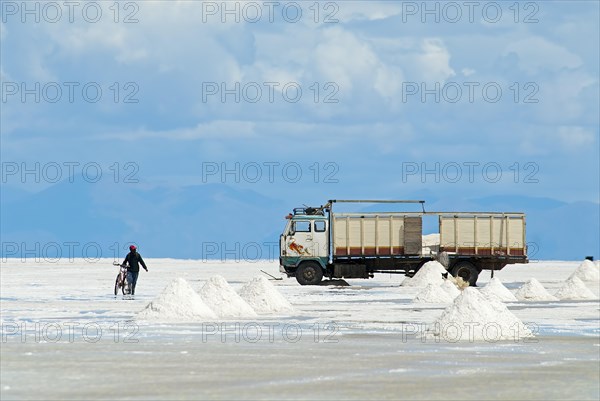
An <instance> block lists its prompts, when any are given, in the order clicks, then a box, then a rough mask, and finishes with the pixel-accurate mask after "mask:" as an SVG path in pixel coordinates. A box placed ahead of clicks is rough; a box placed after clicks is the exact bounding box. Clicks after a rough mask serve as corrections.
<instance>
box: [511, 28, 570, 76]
mask: <svg viewBox="0 0 600 401" xmlns="http://www.w3.org/2000/svg"><path fill="white" fill-rule="evenodd" d="M511 53H515V54H516V55H517V56H518V57H519V67H520V68H521V69H523V70H524V71H526V72H527V73H529V74H535V73H537V72H539V71H540V70H552V71H557V70H561V69H563V68H570V69H573V68H577V67H580V66H581V65H582V61H581V58H580V57H579V56H577V55H576V54H573V53H571V52H570V51H569V50H567V49H566V48H564V47H562V46H559V45H556V44H554V43H552V42H550V41H548V40H547V39H544V38H542V37H539V36H532V37H528V38H525V39H521V40H517V41H514V42H512V43H510V44H509V45H508V46H507V47H506V49H505V50H504V52H503V55H505V56H506V55H509V54H511Z"/></svg>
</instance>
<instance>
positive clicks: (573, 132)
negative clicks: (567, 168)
mask: <svg viewBox="0 0 600 401" xmlns="http://www.w3.org/2000/svg"><path fill="white" fill-rule="evenodd" d="M556 135H557V137H558V139H559V141H560V143H561V145H563V146H564V147H566V148H567V149H569V150H577V149H583V148H587V147H588V146H591V145H593V144H594V142H595V140H596V135H595V134H594V133H593V132H592V131H591V130H589V129H587V128H584V127H580V126H573V125H572V126H561V127H558V129H557V133H556Z"/></svg>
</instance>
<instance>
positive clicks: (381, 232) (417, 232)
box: [332, 214, 422, 256]
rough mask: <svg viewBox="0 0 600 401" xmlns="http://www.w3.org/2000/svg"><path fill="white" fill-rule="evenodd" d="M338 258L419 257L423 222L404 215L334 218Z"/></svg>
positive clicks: (335, 245)
mask: <svg viewBox="0 0 600 401" xmlns="http://www.w3.org/2000/svg"><path fill="white" fill-rule="evenodd" d="M332 222H333V252H334V255H335V256H393V255H418V254H419V253H420V252H421V238H422V237H421V235H422V218H421V217H420V216H406V215H401V214H382V215H360V214H340V215H337V214H336V215H334V216H333V218H332Z"/></svg>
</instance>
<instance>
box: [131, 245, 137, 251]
mask: <svg viewBox="0 0 600 401" xmlns="http://www.w3.org/2000/svg"><path fill="white" fill-rule="evenodd" d="M136 249H137V248H136V247H135V245H130V246H129V250H130V251H135V250H136Z"/></svg>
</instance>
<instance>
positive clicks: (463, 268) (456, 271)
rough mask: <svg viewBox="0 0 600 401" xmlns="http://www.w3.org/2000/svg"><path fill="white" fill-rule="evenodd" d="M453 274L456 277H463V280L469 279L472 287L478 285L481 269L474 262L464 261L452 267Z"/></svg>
mask: <svg viewBox="0 0 600 401" xmlns="http://www.w3.org/2000/svg"><path fill="white" fill-rule="evenodd" d="M452 275H453V276H454V277H461V278H462V279H463V280H465V281H468V282H469V285H470V286H471V287H476V286H477V278H479V270H477V268H476V267H475V266H474V265H473V263H471V262H467V261H462V262H458V263H456V264H455V265H454V266H453V267H452Z"/></svg>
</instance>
